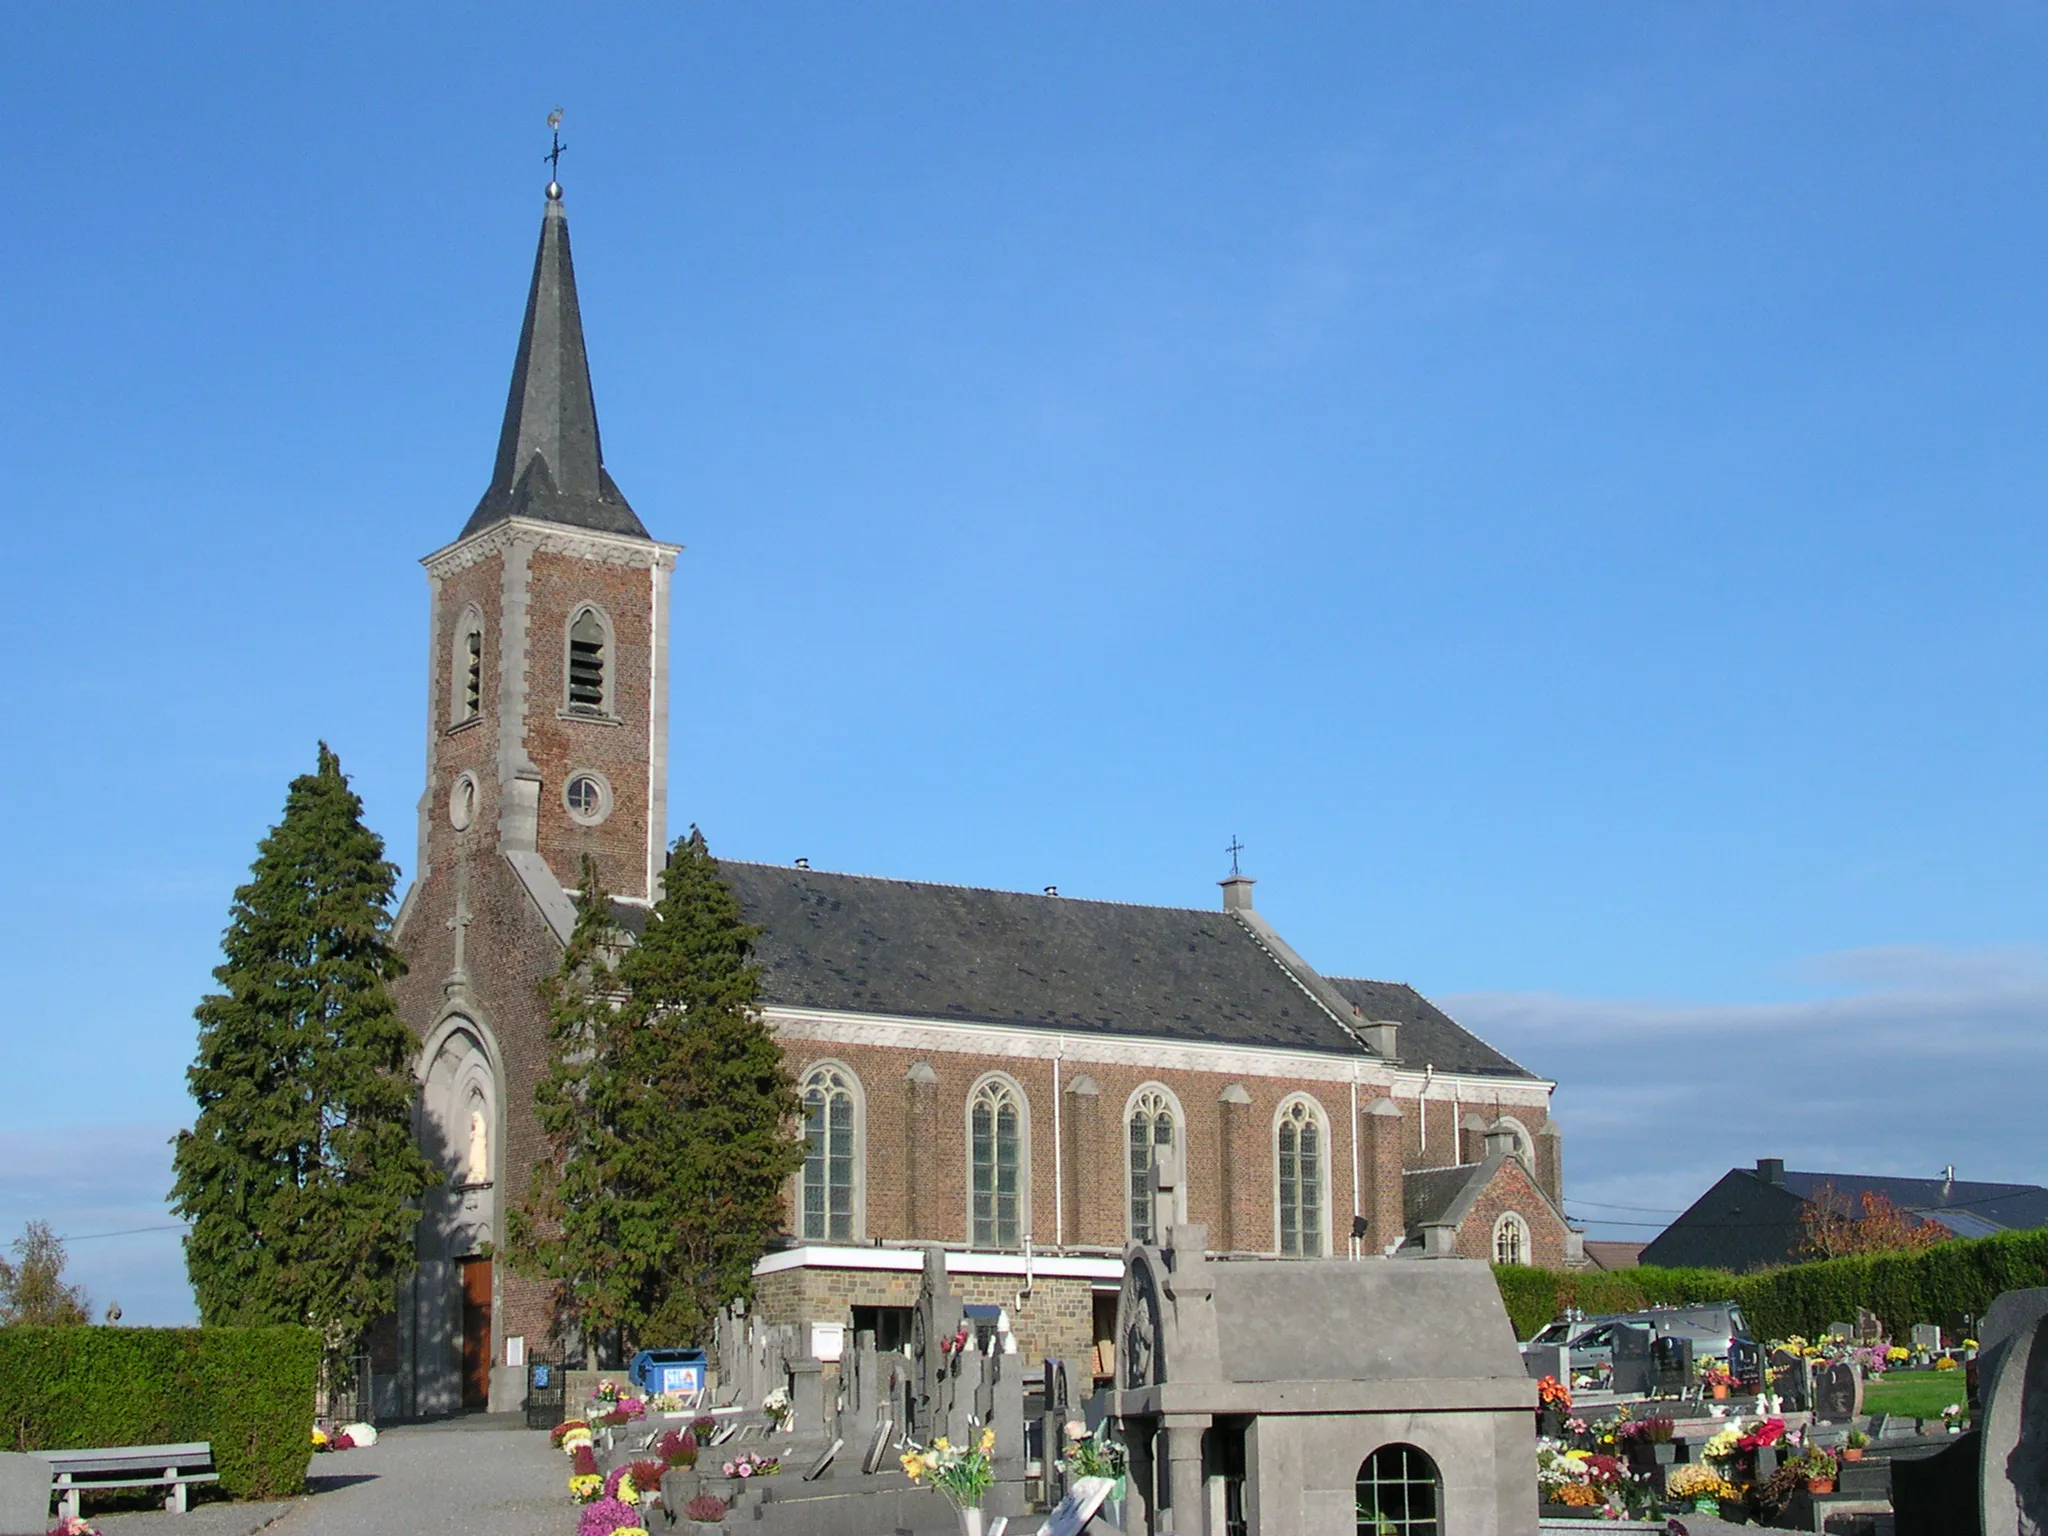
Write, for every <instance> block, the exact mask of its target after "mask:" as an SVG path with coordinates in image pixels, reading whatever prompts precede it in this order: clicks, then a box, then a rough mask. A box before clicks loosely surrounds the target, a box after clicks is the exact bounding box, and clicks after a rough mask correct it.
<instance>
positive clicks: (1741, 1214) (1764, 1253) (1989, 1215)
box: [1586, 1157, 2048, 1273]
mask: <svg viewBox="0 0 2048 1536" xmlns="http://www.w3.org/2000/svg"><path fill="white" fill-rule="evenodd" d="M1826 1191H1832V1192H1833V1197H1834V1198H1835V1199H1836V1200H1837V1202H1838V1204H1839V1206H1840V1208H1842V1209H1845V1210H1847V1211H1850V1212H1851V1213H1854V1212H1857V1211H1860V1210H1861V1209H1862V1204H1863V1196H1864V1195H1865V1194H1875V1195H1880V1196H1882V1197H1883V1198H1884V1199H1886V1200H1888V1201H1890V1202H1891V1203H1892V1204H1893V1205H1894V1206H1896V1207H1897V1208H1898V1209H1899V1210H1901V1211H1903V1212H1905V1213H1906V1215H1907V1216H1909V1217H1911V1218H1914V1219H1917V1220H1919V1221H1923V1222H1933V1223H1936V1224H1937V1225H1939V1226H1941V1227H1943V1228H1944V1229H1946V1230H1947V1231H1948V1232H1949V1233H1950V1234H1951V1235H1953V1236H1956V1237H1990V1236H1992V1235H1993V1234H1995V1233H1999V1232H2010V1231H2019V1230H2024V1229H2027V1228H2031V1227H2042V1226H2048V1189H2044V1188H2042V1187H2041V1186H2040V1185H2038V1184H1985V1183H1976V1182H1973V1181H1969V1180H1964V1179H1958V1178H1956V1177H1955V1176H1954V1173H1953V1170H1951V1171H1950V1172H1949V1173H1948V1174H1947V1175H1945V1176H1943V1177H1941V1178H1935V1179H1908V1178H1895V1177H1892V1176H1891V1175H1889V1174H1868V1173H1801V1172H1798V1171H1797V1170H1795V1169H1789V1168H1787V1167H1786V1166H1785V1160H1784V1159H1783V1158H1778V1157H1760V1158H1758V1159H1757V1163H1756V1167H1754V1168H1731V1169H1729V1170H1728V1172H1727V1173H1726V1174H1725V1175H1724V1176H1723V1177H1722V1178H1721V1180H1720V1181H1719V1182H1718V1183H1716V1184H1715V1185H1714V1187H1713V1188H1712V1189H1709V1190H1708V1191H1707V1192H1706V1193H1705V1194H1703V1195H1701V1196H1700V1197H1699V1199H1697V1200H1695V1201H1694V1202H1693V1203H1692V1205H1691V1207H1690V1208H1688V1209H1687V1210H1686V1212H1685V1213H1684V1214H1683V1215H1681V1216H1680V1217H1679V1218H1678V1219H1677V1220H1676V1221H1674V1222H1672V1223H1671V1225H1670V1226H1668V1227H1666V1228H1665V1229H1664V1230H1663V1231H1662V1232H1660V1233H1659V1234H1658V1235H1657V1236H1656V1237H1654V1238H1652V1239H1651V1240H1650V1242H1649V1243H1648V1244H1646V1245H1645V1246H1644V1248H1643V1250H1642V1255H1641V1262H1642V1263H1644V1264H1651V1265H1660V1266H1664V1267H1669V1268H1677V1267H1684V1266H1695V1265H1696V1266H1700V1267H1703V1268H1708V1269H1732V1270H1734V1271H1736V1272H1737V1273H1742V1272H1744V1271H1747V1270H1752V1269H1767V1268H1769V1267H1770V1266H1772V1265H1775V1264H1796V1263H1798V1262H1799V1261H1800V1260H1801V1259H1802V1258H1804V1257H1806V1255H1805V1254H1804V1253H1802V1252H1801V1244H1802V1243H1803V1241H1804V1239H1805V1235H1806V1234H1805V1227H1804V1225H1803V1221H1804V1218H1805V1215H1806V1212H1807V1209H1808V1207H1809V1206H1810V1205H1811V1204H1812V1203H1813V1202H1814V1201H1815V1200H1816V1199H1818V1198H1822V1197H1823V1194H1824V1192H1826ZM1593 1246H1594V1245H1593V1244H1591V1243H1588V1244H1586V1247H1587V1248H1588V1249H1589V1250H1590V1249H1591V1248H1592V1247H1593Z"/></svg>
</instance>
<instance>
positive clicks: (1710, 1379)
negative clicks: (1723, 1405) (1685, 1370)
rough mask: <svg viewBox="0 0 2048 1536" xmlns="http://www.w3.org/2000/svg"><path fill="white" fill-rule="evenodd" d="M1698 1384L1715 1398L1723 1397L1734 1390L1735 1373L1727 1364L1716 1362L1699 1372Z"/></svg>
mask: <svg viewBox="0 0 2048 1536" xmlns="http://www.w3.org/2000/svg"><path fill="white" fill-rule="evenodd" d="M1700 1384H1701V1385H1702V1386H1704V1387H1705V1388H1706V1389H1707V1390H1708V1391H1710V1392H1712V1393H1713V1394H1714V1396H1715V1397H1717V1398H1724V1397H1726V1396H1727V1395H1728V1394H1729V1393H1730V1392H1732V1391H1734V1390H1735V1373H1734V1372H1733V1371H1731V1370H1729V1369H1728V1367H1727V1366H1725V1365H1722V1364H1719V1363H1716V1364H1714V1365H1711V1366H1709V1367H1708V1368H1707V1369H1706V1370H1705V1371H1703V1372H1701V1373H1700Z"/></svg>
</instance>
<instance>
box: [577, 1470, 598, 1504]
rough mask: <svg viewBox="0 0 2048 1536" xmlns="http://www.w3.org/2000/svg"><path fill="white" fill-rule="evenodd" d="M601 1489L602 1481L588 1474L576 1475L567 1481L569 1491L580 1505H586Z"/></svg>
mask: <svg viewBox="0 0 2048 1536" xmlns="http://www.w3.org/2000/svg"><path fill="white" fill-rule="evenodd" d="M603 1487H604V1479H603V1478H601V1477H597V1476H594V1475H593V1474H591V1473H588V1472H583V1473H578V1474H577V1475H576V1476H575V1477H572V1478H570V1479H569V1491H570V1492H571V1493H573V1494H574V1495H575V1496H576V1500H577V1502H578V1503H580V1504H588V1503H589V1502H590V1501H591V1500H592V1499H594V1498H596V1497H597V1495H598V1492H599V1490H600V1489H602V1488H603Z"/></svg>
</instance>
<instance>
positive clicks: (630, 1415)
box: [612, 1397, 647, 1421]
mask: <svg viewBox="0 0 2048 1536" xmlns="http://www.w3.org/2000/svg"><path fill="white" fill-rule="evenodd" d="M612 1412H614V1413H623V1414H624V1415H625V1416H626V1419H627V1421H631V1420H633V1419H644V1418H646V1417H647V1399H646V1398H644V1397H622V1398H620V1399H619V1405H618V1407H616V1408H614V1409H613V1410H612Z"/></svg>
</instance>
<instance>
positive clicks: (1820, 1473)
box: [1791, 1449, 1842, 1493]
mask: <svg viewBox="0 0 2048 1536" xmlns="http://www.w3.org/2000/svg"><path fill="white" fill-rule="evenodd" d="M1791 1465H1793V1466H1796V1467H1798V1468H1799V1469H1800V1475H1801V1476H1803V1477H1804V1478H1805V1479H1806V1491H1807V1492H1808V1493H1833V1492H1834V1491H1835V1484H1836V1483H1837V1482H1838V1481H1840V1479H1841V1475H1842V1469H1841V1466H1840V1465H1839V1464H1838V1463H1837V1462H1836V1460H1835V1458H1834V1456H1833V1455H1832V1454H1831V1453H1829V1452H1827V1451H1823V1450H1819V1449H1815V1450H1810V1451H1808V1452H1807V1453H1806V1454H1805V1455H1804V1456H1801V1457H1798V1458H1796V1459H1795V1460H1794V1461H1793V1462H1792V1463H1791Z"/></svg>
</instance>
